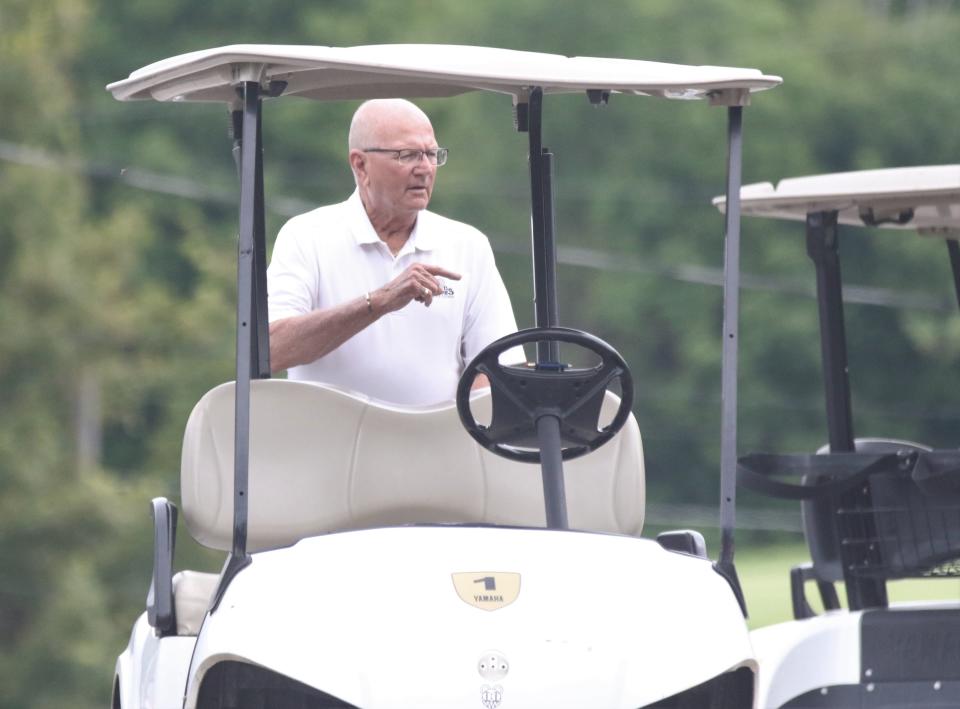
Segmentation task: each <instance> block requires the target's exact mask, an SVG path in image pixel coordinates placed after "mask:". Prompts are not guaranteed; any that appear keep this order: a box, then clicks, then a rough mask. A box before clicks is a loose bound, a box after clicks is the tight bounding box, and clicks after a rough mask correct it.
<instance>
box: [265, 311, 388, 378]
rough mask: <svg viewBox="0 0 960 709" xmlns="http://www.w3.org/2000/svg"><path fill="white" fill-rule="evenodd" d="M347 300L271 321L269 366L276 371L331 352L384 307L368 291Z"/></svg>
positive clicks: (377, 315) (372, 320)
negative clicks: (368, 295) (368, 304)
mask: <svg viewBox="0 0 960 709" xmlns="http://www.w3.org/2000/svg"><path fill="white" fill-rule="evenodd" d="M370 297H371V301H370V307H368V306H367V299H366V297H365V296H360V297H359V298H354V299H353V300H349V301H347V302H346V303H341V304H340V305H337V306H334V307H332V308H325V309H323V310H314V311H313V312H310V313H305V314H303V315H295V316H293V317H289V318H284V319H283V320H276V321H275V322H272V323H270V369H271V370H272V371H274V372H278V371H281V370H284V369H289V368H290V367H294V366H296V365H298V364H309V363H310V362H313V361H314V360H317V359H320V358H321V357H323V356H324V355H326V354H329V353H330V352H333V351H334V350H335V349H337V348H338V347H339V346H340V345H342V344H343V343H344V342H346V341H347V340H349V339H350V338H351V337H353V336H354V335H356V334H357V333H358V332H360V331H361V330H363V329H364V328H366V327H367V326H369V325H370V324H372V323H373V322H374V321H376V320H377V319H378V318H379V317H380V315H382V314H383V311H382V310H381V309H379V308H378V307H377V306H378V304H377V303H375V301H374V299H375V298H376V293H370Z"/></svg>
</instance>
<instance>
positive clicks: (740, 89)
mask: <svg viewBox="0 0 960 709" xmlns="http://www.w3.org/2000/svg"><path fill="white" fill-rule="evenodd" d="M779 83H780V79H779V78H778V77H773V76H765V75H763V74H762V73H760V72H759V71H756V70H753V69H736V68H725V67H695V66H680V65H672V64H660V63H651V62H642V61H628V60H621V59H596V58H567V57H562V56H554V55H544V54H532V53H527V52H516V51H507V50H497V49H486V48H477V47H456V46H436V45H433V46H428V45H416V46H412V45H404V46H373V47H353V48H346V49H337V48H329V47H303V46H300V47H288V46H252V45H244V46H232V47H225V48H221V49H213V50H207V51H200V52H195V53H192V54H187V55H183V56H178V57H174V58H172V59H168V60H165V61H161V62H158V63H156V64H152V65H150V66H148V67H146V68H144V69H140V70H139V71H136V72H134V73H133V74H131V76H130V77H129V78H128V79H126V80H124V81H120V82H117V83H114V84H111V85H110V86H109V87H108V89H109V90H110V91H111V92H112V93H113V94H114V96H115V97H117V98H118V99H121V100H134V99H155V100H158V101H208V102H221V103H223V104H226V106H227V107H228V109H229V110H230V111H231V113H232V116H233V119H234V120H233V125H234V138H235V154H236V155H237V162H238V169H239V172H240V183H241V198H240V235H239V257H238V258H239V268H238V293H239V298H238V300H239V304H238V312H237V324H238V329H237V332H238V336H237V374H236V382H235V383H228V384H224V385H221V386H219V387H217V388H215V389H214V390H212V391H211V392H209V393H208V394H206V395H205V396H204V397H203V398H202V399H201V400H200V402H199V403H198V404H197V406H196V408H195V409H194V411H193V413H192V415H191V416H190V419H189V421H188V423H187V427H186V433H185V435H184V444H183V456H182V470H181V500H180V505H181V508H182V510H183V514H184V518H185V521H186V524H187V527H188V528H189V530H190V532H191V534H192V535H193V537H194V538H195V539H197V541H199V542H200V543H201V544H204V545H207V546H209V547H212V548H215V549H222V550H224V551H226V552H228V553H229V556H228V558H227V561H226V564H225V566H224V568H223V571H222V573H220V574H205V573H198V572H191V571H180V572H179V573H174V570H173V564H174V561H173V547H174V538H175V526H176V520H177V508H176V507H175V506H174V505H173V504H172V503H171V502H169V501H168V500H165V499H156V500H154V501H153V513H154V520H155V531H156V534H155V539H156V542H155V543H156V548H155V552H154V570H153V579H152V582H151V585H150V590H149V595H148V600H147V609H146V612H145V613H144V614H143V615H142V616H141V617H140V618H139V620H137V622H136V624H135V625H134V628H133V633H132V635H131V638H130V644H129V647H128V648H127V649H126V650H125V651H124V652H123V653H122V655H121V656H120V658H119V660H118V661H117V669H116V679H115V684H114V694H113V706H114V708H115V709H121V708H122V709H147V708H148V707H149V708H150V709H158V708H165V707H178V708H179V707H186V708H188V709H194V708H197V709H215V708H216V709H227V708H231V709H234V708H236V709H254V708H269V709H288V708H290V709H293V708H297V709H304V708H310V709H317V708H320V707H323V708H332V707H363V708H364V709H379V708H381V707H397V708H398V709H411V708H412V707H418V708H420V709H423V708H425V707H443V708H444V709H449V708H450V707H486V708H487V709H495V708H496V707H498V706H502V707H504V708H509V707H523V708H525V709H531V708H534V707H551V708H552V709H557V708H558V707H579V708H581V709H582V708H584V707H591V708H593V709H596V708H600V707H610V708H614V707H615V708H618V709H639V708H640V707H654V706H655V707H707V706H709V707H714V708H715V709H721V708H724V709H734V708H736V709H741V708H745V707H751V706H753V697H754V691H755V671H756V663H755V661H754V658H753V652H752V650H751V647H750V642H749V637H748V634H747V630H746V626H745V624H744V620H743V614H742V597H741V596H740V594H739V587H738V584H737V579H736V572H735V569H734V566H733V548H732V529H733V496H734V487H735V472H736V459H735V451H736V448H735V445H734V444H735V440H732V439H730V437H729V436H726V437H725V443H724V455H725V458H724V464H723V466H722V467H723V471H722V473H723V482H722V488H723V499H724V500H725V502H724V503H723V506H722V508H723V513H722V516H723V520H724V526H725V529H726V534H725V535H724V547H723V549H722V551H721V554H720V559H719V561H718V562H717V563H714V562H712V561H710V560H709V559H708V558H707V556H706V551H705V547H704V544H703V538H702V537H701V536H700V535H699V534H697V533H695V532H687V531H681V532H675V533H667V534H664V535H661V536H660V537H659V538H658V540H657V541H653V540H645V539H640V538H639V535H640V532H641V528H642V524H643V507H644V478H643V456H642V449H641V444H640V434H639V431H638V430H637V424H636V422H635V420H634V418H633V416H632V414H631V413H630V408H631V402H632V384H631V380H630V372H629V370H628V369H627V366H626V364H625V363H624V361H623V360H622V358H621V357H620V356H619V355H618V354H617V353H616V351H615V350H613V348H611V347H610V346H609V345H607V344H605V343H603V342H602V341H600V340H598V339H597V338H595V337H592V336H590V335H588V334H586V333H583V332H579V331H575V330H570V329H567V328H562V327H559V325H558V315H557V293H556V277H555V269H556V258H555V244H554V235H553V207H552V189H551V160H552V155H551V154H550V153H549V151H547V150H546V149H545V148H543V146H542V143H541V125H542V120H541V116H542V112H543V109H544V98H545V96H547V95H549V94H552V93H574V92H575V93H581V94H583V95H585V97H586V98H587V99H589V101H591V102H592V103H594V104H598V105H599V104H606V103H607V101H608V100H609V99H610V96H611V95H612V94H627V95H630V94H633V95H645V96H655V97H663V98H680V99H706V100H709V101H710V102H711V103H713V104H716V105H720V106H725V107H727V109H728V116H729V137H730V147H729V158H728V164H729V173H728V175H729V176H728V184H727V190H728V193H729V194H732V195H734V201H736V195H738V194H739V187H740V139H741V133H740V126H741V120H742V110H743V106H745V105H746V104H747V103H748V102H749V97H750V94H751V92H754V91H758V90H762V89H767V88H771V87H774V86H776V85H778V84H779ZM475 90H481V91H491V92H496V93H500V94H503V95H504V96H505V97H510V98H511V99H512V104H513V106H512V108H513V111H514V119H515V123H516V127H517V129H518V130H520V131H524V132H527V133H528V135H529V164H530V177H531V192H532V231H533V234H532V244H533V255H534V268H533V273H534V283H535V294H536V300H535V307H536V313H535V315H536V324H537V327H536V328H534V329H531V330H527V331H521V332H520V333H517V334H514V335H510V336H508V337H506V338H503V339H501V340H499V341H497V342H495V343H493V344H491V345H490V346H489V347H488V348H487V349H486V350H485V351H484V352H483V353H481V354H480V355H479V356H478V357H477V358H475V359H474V360H473V362H471V363H469V364H468V365H467V366H466V368H465V371H464V373H463V377H462V379H461V382H460V386H459V390H458V393H457V401H456V405H454V404H453V402H451V403H450V405H446V406H438V407H432V408H419V409H404V408H401V407H395V406H388V405H384V404H382V403H379V402H376V401H372V400H369V399H367V398H365V397H363V396H358V395H356V394H353V393H349V392H342V391H338V390H335V389H333V388H330V387H327V386H323V385H321V384H311V383H301V382H291V381H282V380H281V381H278V380H271V379H269V372H270V366H269V343H268V328H267V310H266V295H265V294H266V287H265V283H266V276H265V262H266V248H265V238H264V191H263V177H262V176H263V167H262V148H261V139H260V135H261V131H260V126H261V106H262V105H263V103H264V101H263V100H264V99H266V98H277V97H287V96H301V97H306V98H312V99H318V100H332V99H365V98H374V97H407V98H422V97H442V96H453V95H456V94H461V93H464V92H468V91H475ZM738 230H739V220H738V216H737V214H736V210H734V212H733V214H731V215H729V216H728V218H727V232H728V235H729V236H730V240H729V242H728V262H731V263H733V264H734V266H733V268H734V269H735V268H736V253H735V249H736V248H737V245H738V243H739V241H738ZM730 249H734V251H731V250H730ZM731 254H733V258H731ZM731 312H732V315H731V314H729V313H728V320H729V319H731V318H732V324H730V323H729V322H728V324H727V325H726V327H728V328H730V327H733V328H734V330H735V316H736V309H735V308H734V309H733V311H731ZM727 339H728V338H727V337H726V335H725V336H724V343H725V348H726V343H727ZM524 343H527V344H532V343H536V352H537V356H536V362H535V363H533V364H530V365H528V366H524V367H507V366H502V365H501V364H500V362H499V358H498V354H499V353H500V352H503V351H505V350H506V349H508V348H511V347H514V346H517V345H522V344H524ZM561 344H563V346H564V348H569V347H576V346H579V347H582V348H585V349H586V350H587V351H588V356H589V358H590V363H589V364H588V365H584V366H570V365H568V364H566V363H564V362H563V361H561V359H560V354H559V352H560V345H561ZM732 351H733V353H734V354H733V355H728V356H731V357H734V356H735V349H734V350H732ZM477 372H484V373H486V374H487V376H488V377H489V378H490V380H491V383H492V388H491V392H490V393H489V394H487V395H481V396H471V394H470V386H471V383H472V381H473V379H474V377H475V375H476V373H477ZM611 388H614V389H615V388H618V389H619V395H618V394H617V393H615V392H614V391H612V390H610V391H608V389H611ZM734 404H735V401H734ZM601 446H602V447H601ZM536 463H539V466H535V465H533V464H536ZM538 470H539V471H540V474H539V475H538ZM568 501H569V506H568V504H567V503H568Z"/></svg>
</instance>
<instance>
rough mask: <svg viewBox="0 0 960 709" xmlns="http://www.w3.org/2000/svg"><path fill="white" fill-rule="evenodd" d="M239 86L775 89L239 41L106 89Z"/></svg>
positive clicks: (452, 90) (561, 65) (533, 55)
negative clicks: (247, 83)
mask: <svg viewBox="0 0 960 709" xmlns="http://www.w3.org/2000/svg"><path fill="white" fill-rule="evenodd" d="M243 81H253V82H258V83H260V84H262V85H263V86H270V85H273V86H274V87H276V89H277V90H278V91H281V92H282V93H283V95H295V96H303V97H306V98H312V99H318V100H342V99H368V98H377V97H384V98H385V97H398V98H427V97H442V96H455V95H457V94H462V93H465V92H468V91H492V92H496V93H503V94H510V95H513V96H514V97H520V96H523V95H525V93H526V91H528V90H529V89H530V88H532V87H534V86H539V87H541V88H543V90H544V92H545V93H556V92H571V91H586V90H591V91H598V92H600V91H607V92H620V93H630V94H645V95H653V96H662V97H664V98H704V97H707V98H710V99H711V100H714V101H719V102H735V103H742V102H745V101H746V98H745V97H746V96H747V95H748V94H749V93H750V92H752V91H760V90H763V89H769V88H773V87H774V86H777V85H779V84H780V82H781V79H780V77H778V76H766V75H764V74H763V73H762V72H760V71H758V70H756V69H741V68H736V67H716V66H687V65H682V64H668V63H663V62H648V61H638V60H628V59H603V58H596V57H564V56H560V55H556V54H543V53H539V52H522V51H516V50H509V49H496V48H490V47H470V46H457V45H441V44H406V45H377V46H367V47H317V46H290V45H265V44H238V45H231V46H228V47H219V48H216V49H206V50H202V51H198V52H191V53H189V54H182V55H180V56H176V57H171V58H169V59H164V60H162V61H159V62H156V63H154V64H150V65H148V66H146V67H143V68H142V69H139V70H137V71H135V72H133V73H132V74H130V76H129V78H127V79H124V80H122V81H117V82H114V83H112V84H110V85H109V86H107V90H108V91H110V92H111V93H112V94H113V95H114V97H115V98H117V99H120V100H123V101H126V100H134V99H154V100H157V101H220V102H226V103H232V102H234V101H235V100H236V91H235V89H234V87H235V86H236V85H237V84H238V83H240V82H243Z"/></svg>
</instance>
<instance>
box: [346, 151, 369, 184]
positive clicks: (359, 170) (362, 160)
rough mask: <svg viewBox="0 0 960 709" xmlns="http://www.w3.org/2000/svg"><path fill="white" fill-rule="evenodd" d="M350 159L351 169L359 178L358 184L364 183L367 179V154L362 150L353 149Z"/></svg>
mask: <svg viewBox="0 0 960 709" xmlns="http://www.w3.org/2000/svg"><path fill="white" fill-rule="evenodd" d="M348 159H349V160H350V169H351V170H353V174H354V176H355V177H356V178H357V184H358V185H362V184H365V183H366V181H367V156H366V155H364V154H363V151H362V150H356V149H354V150H351V151H350V154H349V156H348Z"/></svg>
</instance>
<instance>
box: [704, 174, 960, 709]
mask: <svg viewBox="0 0 960 709" xmlns="http://www.w3.org/2000/svg"><path fill="white" fill-rule="evenodd" d="M714 201H715V203H716V204H717V205H718V206H719V207H720V208H721V209H722V208H723V206H724V202H725V200H724V199H723V198H720V197H718V198H716V199H715V200H714ZM741 207H742V210H743V213H744V214H748V215H755V216H764V217H773V218H778V219H792V220H797V221H803V222H805V223H806V246H807V253H808V254H809V256H810V258H811V259H812V261H813V263H814V267H815V269H816V276H817V300H818V305H819V314H820V339H821V353H822V360H823V375H824V383H825V389H826V414H827V416H826V420H827V434H828V441H829V443H828V445H826V446H824V448H823V449H821V450H820V451H818V452H817V454H816V455H771V454H752V455H747V456H744V457H743V458H741V460H740V471H739V477H740V482H741V484H743V485H745V486H747V487H750V488H752V489H755V490H758V491H760V492H763V493H766V494H769V495H772V496H775V497H780V498H786V499H794V500H799V501H800V505H801V510H802V516H803V523H804V535H805V537H806V541H807V545H808V547H809V551H810V557H811V562H810V563H807V564H803V565H800V566H797V567H795V568H793V569H792V570H791V572H790V588H791V596H792V605H793V615H794V618H795V620H793V621H790V622H786V623H781V624H777V625H773V626H769V627H766V628H761V629H758V630H755V631H754V632H753V633H752V634H751V640H752V643H753V647H754V650H755V651H756V653H757V659H758V661H759V663H760V673H759V679H760V682H759V688H758V700H759V705H760V706H761V707H764V708H765V709H766V708H768V707H769V708H771V709H772V708H775V707H864V708H867V707H911V708H912V709H918V708H923V707H928V708H930V707H957V706H960V449H957V448H952V449H948V450H934V449H932V448H930V447H929V446H926V445H921V444H917V443H910V442H907V441H902V440H898V439H895V438H860V437H855V435H854V427H853V420H852V415H851V410H852V407H851V396H850V387H849V381H848V370H847V346H846V337H845V324H844V317H843V299H842V288H841V274H840V259H839V242H840V240H839V228H838V227H839V225H841V224H842V225H850V226H861V227H862V226H864V225H866V226H879V227H882V228H885V229H898V230H901V231H904V232H905V233H906V232H917V233H919V234H921V235H923V236H925V237H927V238H929V237H934V238H942V239H944V240H945V241H946V245H947V254H945V255H949V258H950V263H951V267H952V273H953V281H954V286H955V289H956V293H957V299H958V302H960V247H958V244H957V240H956V239H957V234H958V233H960V165H942V166H933V167H910V168H897V169H888V170H867V171H861V172H848V173H838V174H832V175H819V176H815V177H800V178H794V179H787V180H783V181H781V182H780V183H779V184H778V185H777V186H776V188H774V186H773V185H771V184H769V183H762V184H755V185H747V186H744V187H743V189H742V191H741ZM871 433H873V432H871ZM791 478H793V480H791ZM917 577H932V578H942V579H944V581H942V582H940V583H942V585H943V589H942V590H943V597H944V599H945V600H944V601H943V602H935V603H920V602H911V603H905V604H891V603H890V602H889V600H888V596H887V582H888V581H890V580H894V579H904V578H917ZM808 581H810V582H814V583H815V585H816V587H817V589H818V592H819V596H820V600H821V602H822V606H823V608H824V609H825V611H824V612H823V613H822V614H819V615H817V614H815V612H814V611H813V610H812V608H811V605H810V603H809V602H808V599H807V596H806V595H805V588H804V587H805V584H806V582H808ZM838 582H843V584H844V588H845V590H846V597H847V608H842V607H841V603H840V598H839V594H838V593H837V590H836V584H837V583H838Z"/></svg>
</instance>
